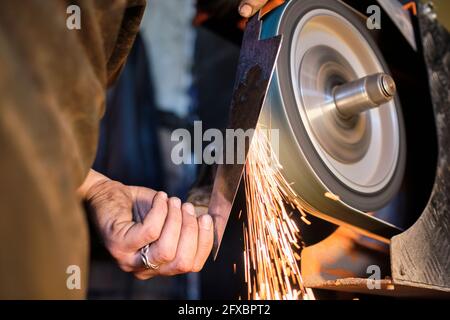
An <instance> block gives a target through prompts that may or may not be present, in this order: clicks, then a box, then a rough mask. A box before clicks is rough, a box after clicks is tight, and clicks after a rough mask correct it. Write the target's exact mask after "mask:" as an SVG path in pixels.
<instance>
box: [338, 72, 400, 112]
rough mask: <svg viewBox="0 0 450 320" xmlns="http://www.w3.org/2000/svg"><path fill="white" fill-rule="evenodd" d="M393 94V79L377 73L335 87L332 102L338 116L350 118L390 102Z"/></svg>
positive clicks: (394, 88)
mask: <svg viewBox="0 0 450 320" xmlns="http://www.w3.org/2000/svg"><path fill="white" fill-rule="evenodd" d="M395 93H396V86H395V82H394V79H392V77H391V76H390V75H388V74H385V73H377V74H373V75H369V76H366V77H363V78H361V79H358V80H355V81H352V82H348V83H345V84H343V85H339V86H337V87H336V88H335V89H334V102H335V104H336V109H337V110H338V112H339V114H340V115H341V116H343V117H344V118H350V117H352V116H355V115H358V114H359V113H361V112H364V111H367V110H369V109H372V108H376V107H379V106H381V105H383V104H385V103H387V102H389V101H391V100H392V98H393V97H394V96H395Z"/></svg>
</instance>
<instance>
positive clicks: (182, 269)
mask: <svg viewBox="0 0 450 320" xmlns="http://www.w3.org/2000/svg"><path fill="white" fill-rule="evenodd" d="M182 211H183V224H182V226H181V234H180V240H179V241H178V248H177V253H176V256H175V259H174V260H173V261H172V262H171V263H169V264H165V265H163V266H161V268H160V274H163V275H175V274H180V273H186V272H190V271H191V270H192V267H193V266H194V259H195V254H196V252H197V239H198V222H197V217H196V215H195V209H194V206H193V205H192V204H191V203H185V204H183V207H182Z"/></svg>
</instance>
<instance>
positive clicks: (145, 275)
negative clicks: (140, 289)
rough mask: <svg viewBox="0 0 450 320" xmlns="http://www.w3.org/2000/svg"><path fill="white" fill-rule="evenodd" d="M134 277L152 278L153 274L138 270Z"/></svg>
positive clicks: (140, 278)
mask: <svg viewBox="0 0 450 320" xmlns="http://www.w3.org/2000/svg"><path fill="white" fill-rule="evenodd" d="M134 277H135V278H136V279H138V280H147V279H150V278H151V276H150V275H149V274H146V273H143V272H136V273H134Z"/></svg>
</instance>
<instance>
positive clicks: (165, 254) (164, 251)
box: [155, 247, 175, 263]
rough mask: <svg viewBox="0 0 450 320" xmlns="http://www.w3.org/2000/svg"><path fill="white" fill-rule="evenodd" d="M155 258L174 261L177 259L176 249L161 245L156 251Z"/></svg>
mask: <svg viewBox="0 0 450 320" xmlns="http://www.w3.org/2000/svg"><path fill="white" fill-rule="evenodd" d="M155 258H156V260H157V261H160V262H164V263H167V262H170V261H173V259H175V250H172V249H170V248H161V247H159V248H157V250H156V252H155Z"/></svg>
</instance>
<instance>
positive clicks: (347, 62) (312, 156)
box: [258, 0, 406, 238]
mask: <svg viewBox="0 0 450 320" xmlns="http://www.w3.org/2000/svg"><path fill="white" fill-rule="evenodd" d="M276 35H282V37H283V38H282V44H281V49H280V53H279V57H278V60H277V64H276V68H275V72H274V74H273V78H272V80H271V84H270V88H269V91H268V96H267V99H266V102H265V104H264V106H263V109H262V113H261V115H260V119H259V122H258V123H259V125H262V126H264V127H271V128H272V129H273V128H278V129H280V145H279V158H280V162H281V164H282V166H283V173H284V175H285V176H286V177H287V179H289V181H291V182H293V187H294V189H295V191H296V192H297V194H298V195H299V196H300V198H301V199H302V202H303V204H304V206H305V207H306V208H307V209H308V211H309V212H310V213H312V214H313V215H316V216H318V217H320V218H323V219H325V220H328V221H330V222H333V223H337V224H339V225H343V224H347V225H352V226H353V227H355V228H357V229H361V230H366V231H367V230H369V233H372V232H373V233H376V234H378V235H382V236H385V237H386V238H388V237H389V236H390V235H391V236H392V229H393V228H395V226H392V225H391V224H389V223H387V222H382V223H376V224H374V225H371V224H370V223H369V222H370V220H368V219H367V215H368V214H367V213H368V212H373V211H376V210H379V209H381V208H383V207H385V206H386V205H388V204H389V203H390V201H392V199H393V198H394V197H395V196H396V195H397V193H398V190H399V188H400V185H401V183H402V179H403V175H404V167H405V157H406V138H405V132H404V125H403V118H402V112H401V108H400V102H399V99H398V97H397V96H396V95H395V96H394V97H393V99H390V101H387V102H385V103H380V104H378V105H377V107H375V108H366V109H364V108H363V109H358V112H354V113H352V114H351V116H347V117H343V116H342V114H340V112H339V108H338V107H339V106H340V104H341V103H340V101H339V103H338V100H336V99H337V98H336V88H339V87H343V86H344V85H346V84H348V83H358V79H367V77H370V76H372V75H380V74H389V69H388V67H387V65H386V63H385V62H384V59H383V57H382V55H381V53H380V51H379V50H378V48H377V45H376V43H375V41H374V40H373V39H372V36H371V34H370V32H369V30H368V29H367V27H366V26H365V20H363V19H361V16H360V15H359V14H358V13H356V12H355V11H353V10H352V9H351V8H349V7H347V6H346V5H345V4H343V3H341V2H340V1H325V0H302V1H290V2H288V3H286V4H285V5H283V6H282V7H280V8H278V9H277V10H275V11H274V12H272V13H271V14H269V15H268V16H267V17H265V18H264V20H263V24H262V31H261V35H260V39H268V38H271V37H274V36H276ZM377 79H378V78H377ZM379 79H381V80H380V81H384V80H383V79H382V78H379ZM359 82H360V83H362V84H366V83H367V82H366V80H360V81H359ZM381 89H382V87H381ZM381 91H383V90H381ZM353 96H354V94H353ZM353 96H352V97H353ZM353 100H354V99H353ZM353 100H352V101H353ZM352 103H353V102H352ZM353 104H354V103H353ZM326 195H332V196H331V197H329V196H328V197H327V196H326ZM372 221H373V220H372ZM378 222H380V221H378ZM384 227H386V230H385V231H386V232H384V231H383V230H380V229H383V228H384ZM388 229H390V230H388ZM389 234H390V235H389Z"/></svg>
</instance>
